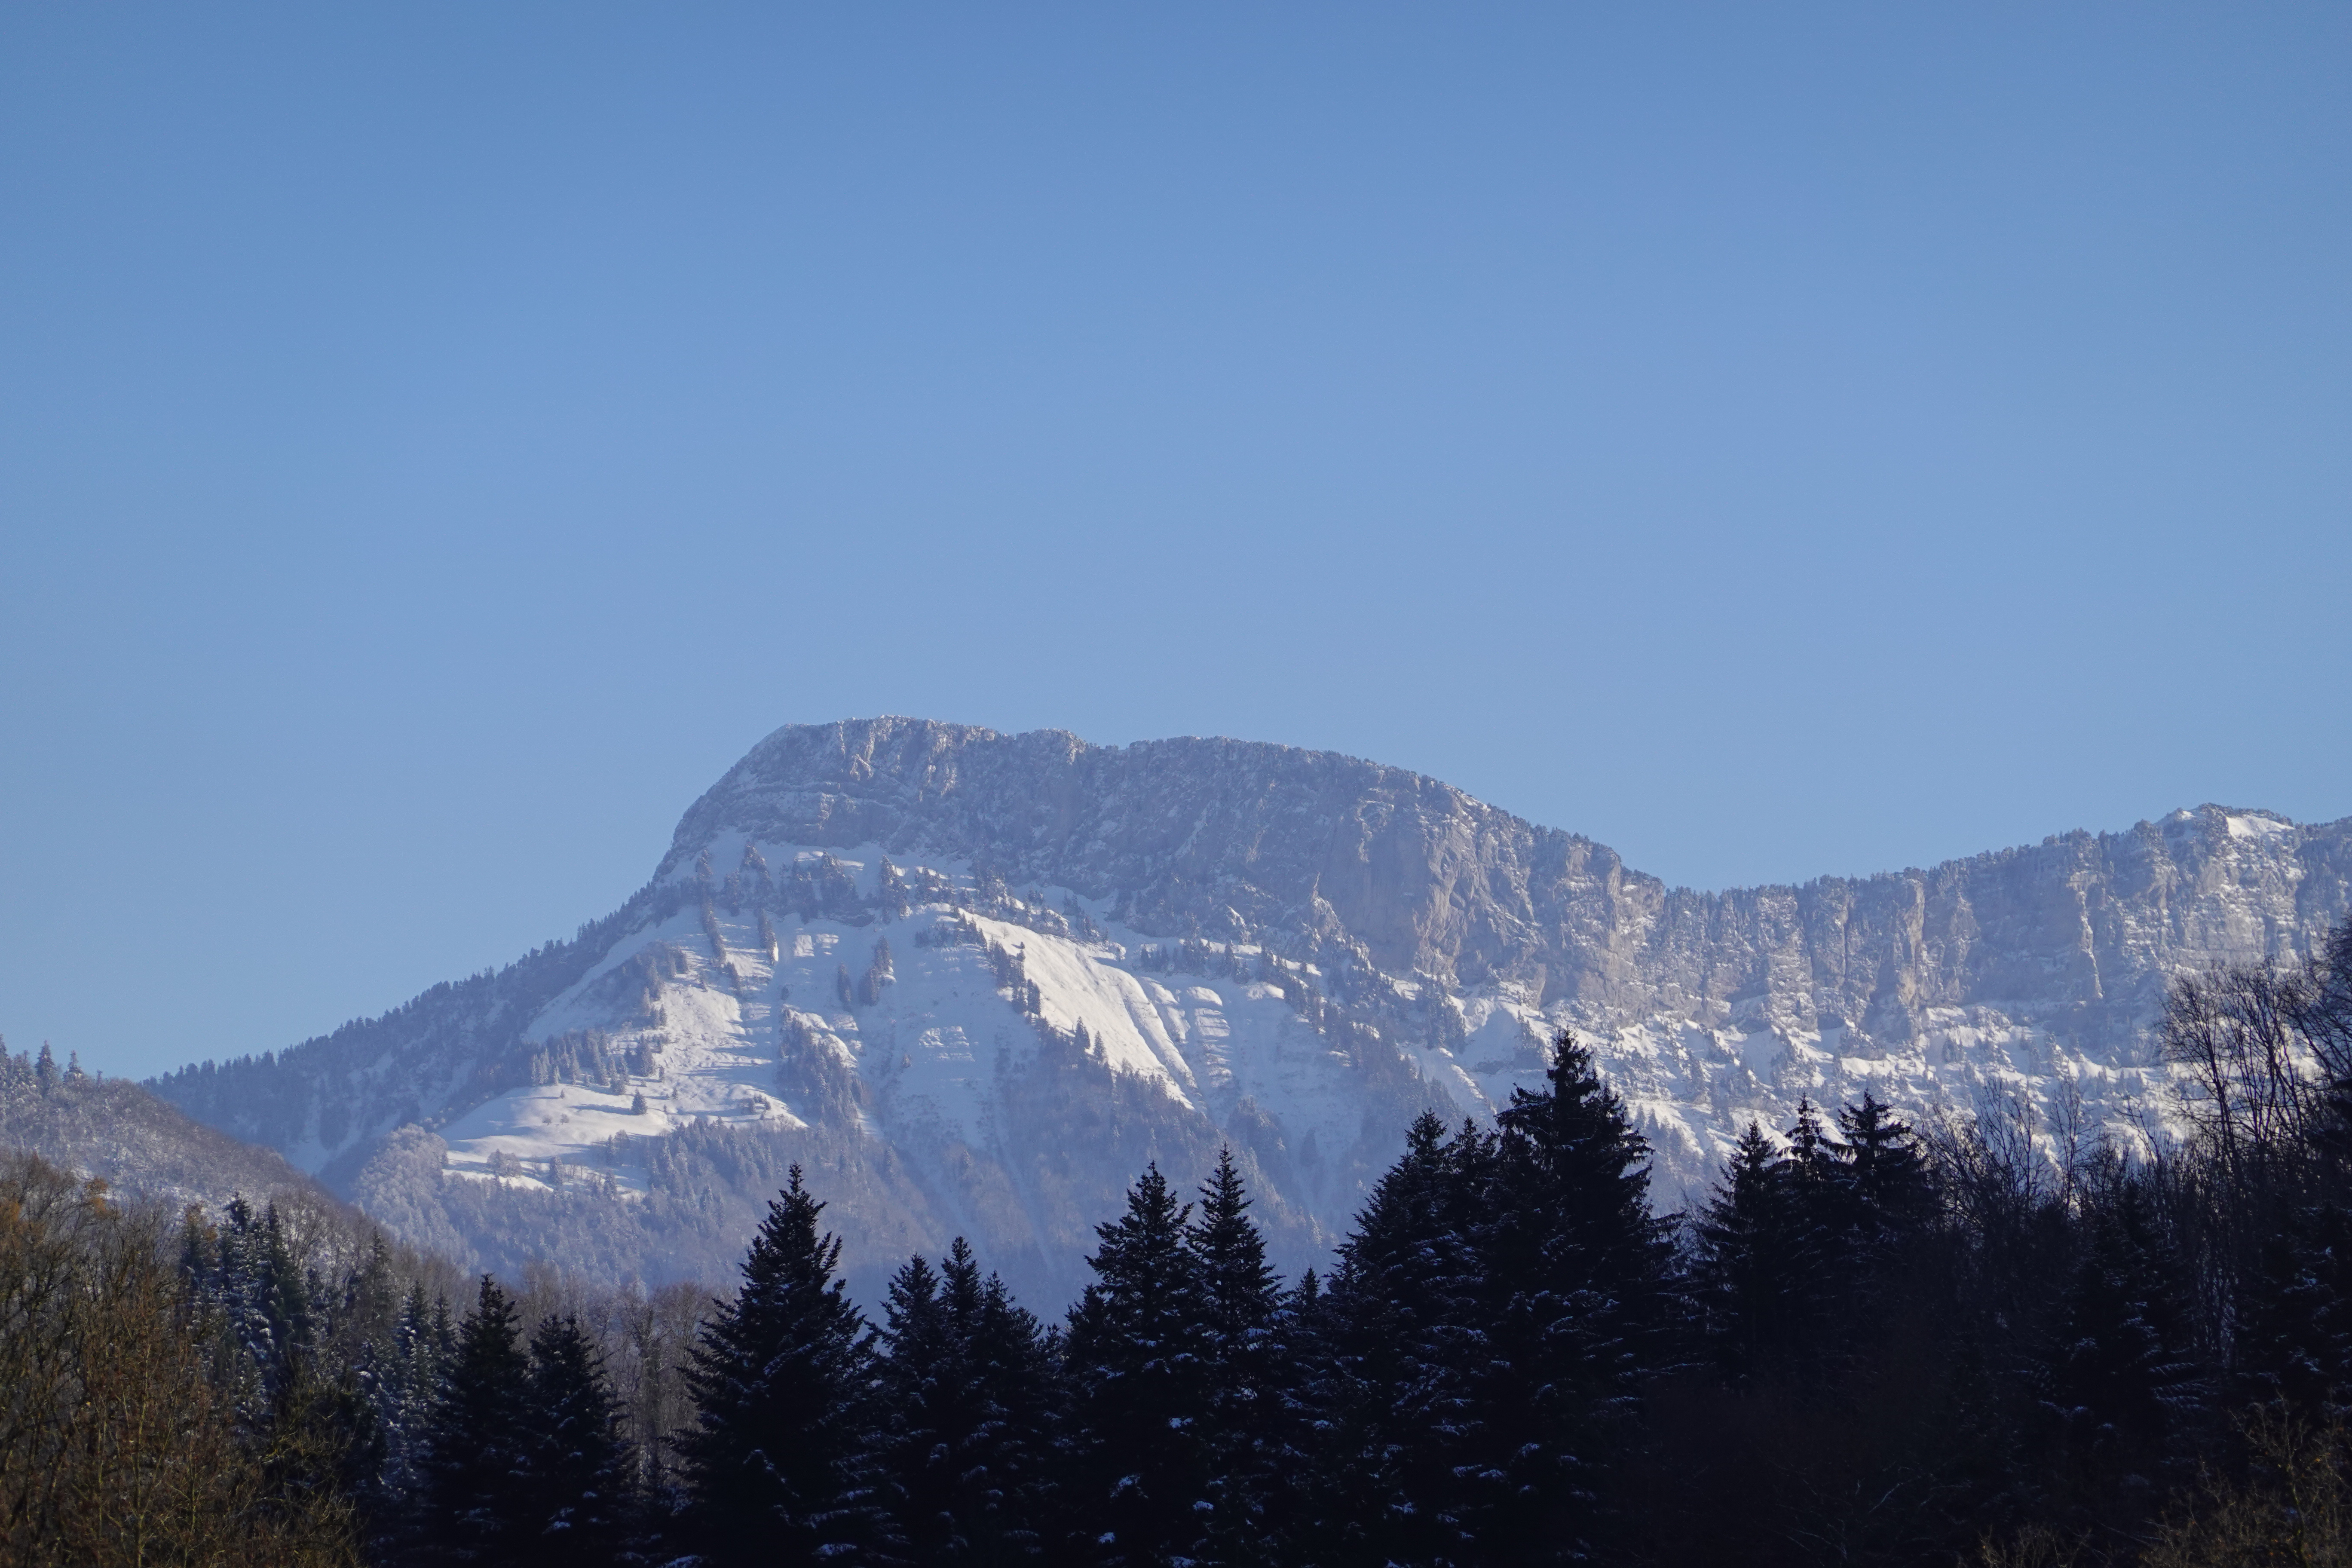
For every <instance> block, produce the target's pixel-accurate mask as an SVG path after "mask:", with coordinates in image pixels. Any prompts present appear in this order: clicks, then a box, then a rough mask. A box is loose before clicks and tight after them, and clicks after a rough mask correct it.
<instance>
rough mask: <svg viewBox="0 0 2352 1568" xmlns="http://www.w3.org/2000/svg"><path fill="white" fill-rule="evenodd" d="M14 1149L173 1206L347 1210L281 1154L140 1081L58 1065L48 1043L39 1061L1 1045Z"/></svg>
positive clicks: (1, 1113) (3, 1131)
mask: <svg viewBox="0 0 2352 1568" xmlns="http://www.w3.org/2000/svg"><path fill="white" fill-rule="evenodd" d="M15 1153H28V1154H37V1155H39V1156H40V1157H41V1158H42V1159H44V1160H47V1162H49V1163H51V1164H53V1165H56V1166H58V1167H59V1168H61V1169H64V1170H67V1171H70V1172H72V1173H74V1174H76V1175H78V1176H82V1177H85V1178H95V1179H97V1180H100V1181H102V1182H104V1183H105V1184H107V1186H108V1188H109V1189H110V1191H111V1192H113V1193H114V1194H116V1196H118V1197H120V1198H125V1199H129V1200H132V1201H140V1200H143V1201H146V1202H151V1203H157V1204H161V1205H164V1206H165V1207H166V1208H167V1209H172V1210H176V1209H178V1208H180V1207H182V1206H183V1205H187V1204H202V1205H205V1207H207V1208H210V1209H215V1210H217V1209H220V1208H222V1207H224V1206H225V1205H226V1204H227V1203H228V1201H229V1200H230V1199H231V1198H233V1197H236V1196H238V1195H240V1194H241V1195H243V1196H244V1197H245V1198H247V1200H248V1201H250V1202H251V1203H253V1204H254V1205H256V1206H259V1205H262V1204H265V1203H268V1202H272V1201H280V1202H284V1203H286V1204H288V1205H289V1206H291V1205H299V1206H300V1207H301V1208H302V1209H303V1210H304V1211H305V1212H306V1213H307V1212H312V1211H316V1210H318V1209H320V1208H322V1207H323V1208H329V1209H340V1208H341V1205H338V1204H335V1203H334V1202H333V1200H332V1199H331V1198H330V1197H329V1196H328V1194H326V1193H325V1192H324V1191H322V1190H321V1189H320V1187H319V1185H318V1184H317V1183H315V1182H314V1181H312V1180H311V1179H310V1177H309V1176H307V1175H305V1174H303V1173H301V1172H299V1171H298V1170H296V1169H294V1167H293V1166H291V1165H289V1164H288V1163H286V1161H285V1160H284V1159H283V1158H282V1157H281V1156H279V1155H278V1154H277V1153H276V1152H273V1151H271V1150H268V1149H258V1148H256V1147H254V1146H253V1145H252V1144H250V1143H245V1142H239V1141H238V1140H236V1139H235V1138H232V1137H229V1136H228V1135H227V1134H226V1133H224V1132H222V1131H220V1130H219V1129H217V1128H213V1127H206V1126H205V1125H204V1124H202V1123H201V1122H198V1121H194V1120H192V1119H191V1118H190V1117H188V1116H187V1115H186V1114H185V1113H184V1112H183V1111H182V1110H180V1109H179V1108H178V1107H176V1106H173V1105H168V1104H165V1103H164V1102H163V1100H158V1099H157V1098H156V1097H155V1096H154V1095H153V1094H152V1092H150V1091H149V1090H147V1089H142V1087H140V1086H139V1085H138V1084H135V1083H131V1082H130V1081H128V1080H127V1079H95V1078H92V1077H90V1076H89V1075H88V1074H86V1073H84V1072H83V1071H82V1070H81V1066H80V1064H79V1062H73V1063H72V1064H71V1065H69V1066H68V1067H65V1068H59V1067H58V1065H57V1063H56V1062H55V1061H53V1060H51V1059H50V1058H49V1049H48V1047H47V1046H46V1045H44V1046H43V1047H41V1054H40V1056H39V1057H37V1058H36V1057H34V1056H32V1055H30V1054H29V1053H26V1054H19V1055H11V1054H10V1052H9V1050H8V1047H7V1045H6V1043H5V1041H0V1154H15Z"/></svg>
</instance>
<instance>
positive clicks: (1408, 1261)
mask: <svg viewBox="0 0 2352 1568" xmlns="http://www.w3.org/2000/svg"><path fill="white" fill-rule="evenodd" d="M1494 1158H1495V1144H1494V1139H1493V1137H1492V1136H1491V1135H1490V1134H1487V1133H1485V1132H1483V1131H1480V1130H1479V1129H1478V1128H1477V1127H1476V1126H1475V1124H1465V1126H1464V1127H1463V1129H1462V1130H1461V1131H1460V1132H1459V1133H1458V1134H1456V1135H1455V1136H1454V1137H1452V1138H1448V1137H1447V1135H1446V1131H1445V1126H1444V1123H1443V1122H1442V1121H1439V1120H1438V1119H1437V1117H1436V1116H1435V1115H1434V1114H1433V1113H1432V1112H1429V1111H1423V1113H1422V1115H1421V1116H1420V1117H1419V1118H1418V1119H1417V1120H1416V1121H1414V1122H1413V1124H1412V1127H1411V1129H1409V1130H1408V1131H1407V1132H1406V1134H1405V1150H1404V1152H1403V1153H1402V1155H1400V1156H1399V1157H1398V1159H1397V1162H1396V1163H1395V1164H1393V1165H1391V1166H1390V1167H1389V1169H1388V1172H1387V1173H1386V1174H1384V1175H1383V1176H1382V1177H1381V1181H1380V1184H1379V1185H1378V1186H1376V1187H1375V1188H1374V1189H1373V1191H1372V1196H1371V1201H1370V1203H1368V1204H1367V1205H1365V1207H1364V1210H1363V1212H1362V1214H1360V1215H1359V1216H1358V1217H1357V1221H1356V1227H1355V1230H1354V1232H1353V1233H1352V1234H1351V1235H1350V1236H1349V1238H1348V1239H1347V1241H1346V1242H1345V1243H1343V1244H1342V1245H1341V1246H1340V1247H1339V1268H1338V1270H1337V1271H1336V1272H1335V1273H1334V1274H1333V1276H1332V1279H1331V1284H1330V1289H1329V1291H1328V1295H1327V1296H1326V1297H1325V1298H1324V1299H1323V1300H1321V1301H1320V1302H1319V1303H1318V1304H1317V1305H1316V1307H1315V1309H1314V1317H1313V1319H1312V1320H1311V1321H1312V1322H1313V1324H1314V1325H1315V1326H1314V1332H1315V1334H1316V1336H1317V1340H1318V1355H1317V1358H1316V1360H1315V1362H1314V1363H1313V1373H1312V1378H1313V1381H1312V1384H1311V1386H1310V1387H1309V1389H1308V1390H1307V1393H1306V1394H1305V1395H1304V1400H1305V1402H1306V1404H1307V1410H1306V1412H1305V1413H1304V1414H1305V1415H1306V1417H1307V1420H1308V1421H1309V1422H1310V1423H1311V1424H1312V1426H1313V1428H1314V1429H1315V1431H1316V1432H1317V1434H1318V1439H1319V1440H1318V1443H1317V1445H1316V1450H1315V1454H1314V1458H1313V1465H1312V1468H1311V1470H1310V1472H1309V1474H1308V1477H1307V1482H1306V1489H1307V1493H1308V1497H1307V1503H1306V1513H1307V1521H1306V1522H1305V1524H1304V1525H1303V1526H1302V1527H1301V1533H1302V1534H1303V1535H1304V1536H1305V1537H1307V1539H1308V1540H1309V1541H1311V1542H1312V1550H1313V1552H1314V1554H1315V1556H1316V1559H1317V1560H1318V1562H1323V1563H1334V1564H1347V1565H1350V1568H1353V1565H1357V1564H1364V1565H1372V1568H1377V1565H1379V1564H1383V1563H1390V1562H1395V1563H1443V1562H1453V1561H1459V1560H1462V1559H1463V1557H1464V1555H1465V1553H1466V1552H1469V1551H1470V1549H1471V1548H1472V1546H1473V1544H1474V1542H1473V1537H1472V1521H1471V1519H1470V1517H1469V1514H1468V1512H1467V1498H1466V1495H1465V1462H1466V1461H1467V1460H1469V1459H1470V1458H1471V1457H1472V1456H1473V1455H1474V1453H1475V1447H1476V1444H1477V1441H1478V1436H1479V1433H1478V1426H1479V1412H1478V1410H1477V1407H1476V1405H1475V1400H1474V1398H1473V1391H1472V1386H1471V1379H1470V1373H1471V1369H1472V1368H1473V1367H1474V1366H1475V1365H1476V1364H1477V1363H1479V1361H1480V1359H1481V1352H1482V1346H1483V1342H1484V1340H1485V1337H1486V1336H1485V1313H1484V1308H1483V1305H1482V1303H1481V1300H1480V1296H1481V1292H1482V1290H1483V1287H1484V1278H1485V1273H1484V1270H1485V1265H1484V1262H1483V1260H1482V1258H1480V1256H1479V1254H1478V1251H1477V1248H1476V1246H1475V1238H1474V1231H1475V1227H1476V1226H1478V1224H1479V1223H1481V1220H1482V1217H1483V1210H1484V1205H1485V1203H1486V1197H1487V1195H1488V1186H1489V1179H1490V1177H1491V1175H1492V1171H1493V1164H1494ZM1294 1543H1297V1537H1294Z"/></svg>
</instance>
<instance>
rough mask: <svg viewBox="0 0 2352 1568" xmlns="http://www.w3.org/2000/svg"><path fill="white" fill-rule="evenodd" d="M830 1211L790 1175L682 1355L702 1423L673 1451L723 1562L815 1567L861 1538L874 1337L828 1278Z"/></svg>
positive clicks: (831, 1267) (833, 1244)
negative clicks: (730, 1293)
mask: <svg viewBox="0 0 2352 1568" xmlns="http://www.w3.org/2000/svg"><path fill="white" fill-rule="evenodd" d="M823 1211H824V1205H823V1204H821V1203H818V1202H817V1201H816V1199H815V1198H814V1197H812V1196H811V1195H810V1194H809V1193H808V1191H807V1189H806V1188H805V1187H803V1185H802V1183H801V1172H800V1167H799V1166H797V1165H795V1166H793V1169H792V1173H791V1175H790V1178H789V1181H788V1183H787V1184H786V1186H785V1188H784V1191H783V1194H782V1202H774V1201H771V1202H770V1204H769V1205H768V1217H767V1219H766V1220H765V1221H763V1222H762V1223H761V1226H760V1231H759V1234H758V1235H757V1236H756V1237H753V1238H752V1241H751V1252H750V1255H749V1256H748V1257H746V1258H745V1259H744V1261H743V1284H742V1286H741V1288H740V1289H738V1290H737V1292H736V1294H735V1297H734V1299H733V1300H723V1301H720V1302H719V1303H717V1304H716V1306H717V1310H715V1312H714V1313H713V1315H712V1317H711V1320H710V1321H709V1324H708V1325H707V1326H706V1327H705V1328H704V1330H703V1331H702V1334H701V1336H700V1338H699V1340H698V1342H697V1343H696V1345H695V1347H694V1349H693V1351H692V1352H691V1355H690V1361H691V1364H690V1365H689V1367H688V1369H687V1373H686V1381H687V1384H688V1387H689V1388H690V1389H691V1390H692V1392H693V1394H694V1398H695V1403H696V1405H697V1407H698V1408H697V1424H696V1426H693V1427H691V1428H689V1429H688V1431H687V1432H686V1433H685V1434H684V1435H683V1436H682V1438H681V1441H680V1445H679V1446H680V1447H681V1448H682V1450H683V1452H684V1455H685V1458H686V1461H687V1465H688V1486H689V1490H690V1493H691V1496H692V1498H693V1500H694V1503H695V1504H696V1507H697V1510H698V1515H699V1518H700V1522H701V1525H702V1527H703V1529H704V1530H705V1531H706V1533H707V1534H708V1537H709V1544H710V1548H711V1552H712V1553H713V1555H714V1556H715V1558H716V1559H717V1560H718V1561H719V1562H721V1563H755V1562H756V1563H761V1564H769V1563H784V1564H793V1563H814V1562H817V1561H819V1560H821V1559H824V1558H828V1557H832V1556H835V1555H838V1554H839V1553H840V1552H844V1551H847V1550H850V1549H853V1548H854V1546H855V1545H856V1542H858V1541H859V1540H860V1539H861V1538H862V1537H863V1536H864V1534H865V1533H866V1522H867V1517H868V1512H869V1510H868V1508H867V1506H866V1499H865V1495H864V1490H863V1487H862V1471H861V1458H860V1456H861V1451H862V1449H863V1447H864V1446H865V1445H864V1441H863V1435H862V1433H861V1432H860V1430H859V1427H858V1418H859V1416H860V1415H862V1414H863V1412H864V1409H865V1407H866V1382H867V1378H868V1375H869V1366H870V1363H871V1361H872V1359H873V1338H872V1335H871V1333H870V1332H869V1331H867V1329H866V1323H865V1320H864V1318H863V1317H862V1316H861V1315H860V1314H859V1312H858V1310H857V1308H856V1305H854V1304H853V1303H852V1302H851V1301H850V1300H849V1297H848V1294H847V1287H846V1285H845V1283H844V1281H842V1280H841V1279H839V1278H838V1277H837V1275H836V1272H835V1271H836V1269H837V1268H838V1267H839V1264H840V1260H841V1242H840V1241H839V1239H838V1238H836V1237H834V1236H832V1235H831V1234H829V1233H828V1234H824V1235H822V1236H821V1235H820V1234H819V1233H818V1231H817V1215H819V1214H820V1213H822V1212H823Z"/></svg>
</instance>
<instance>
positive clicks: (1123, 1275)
mask: <svg viewBox="0 0 2352 1568" xmlns="http://www.w3.org/2000/svg"><path fill="white" fill-rule="evenodd" d="M1191 1213H1192V1206H1191V1205H1188V1204H1185V1205H1180V1204H1179V1203H1178V1202H1177V1201H1176V1196H1175V1194H1173V1193H1172V1192H1171V1191H1170V1190H1169V1186H1168V1180H1167V1178H1166V1177H1164V1176H1162V1175H1161V1174H1160V1168H1159V1166H1158V1165H1156V1164H1155V1165H1153V1166H1151V1167H1150V1169H1149V1170H1147V1171H1146V1172H1145V1173H1143V1175H1142V1177H1141V1178H1140V1179H1139V1180H1138V1181H1137V1182H1136V1184H1135V1185H1134V1186H1133V1187H1132V1188H1130V1189H1129V1192H1128V1199H1127V1213H1126V1214H1125V1215H1123V1216H1121V1217H1120V1218H1118V1219H1117V1220H1113V1221H1110V1222H1108V1223H1107V1224H1104V1225H1101V1226H1097V1227H1096V1228H1095V1234H1096V1235H1097V1237H1100V1238H1101V1242H1102V1246H1101V1248H1100V1249H1099V1250H1098V1251H1097V1253H1096V1254H1095V1255H1094V1256H1093V1257H1092V1258H1088V1259H1087V1263H1088V1264H1089V1265H1090V1266H1091V1267H1092V1268H1093V1269H1094V1271H1095V1279H1094V1281H1093V1283H1091V1284H1089V1285H1088V1286H1087V1289H1086V1293H1085V1295H1084V1296H1083V1297H1082V1298H1081V1299H1080V1300H1079V1301H1078V1304H1077V1305H1076V1307H1074V1308H1072V1309H1071V1310H1070V1329H1069V1339H1068V1348H1067V1352H1066V1361H1067V1365H1068V1375H1069V1378H1070V1383H1071V1397H1072V1408H1071V1417H1070V1421H1071V1431H1070V1437H1069V1453H1070V1470H1071V1483H1070V1496H1069V1502H1070V1506H1071V1509H1072V1521H1073V1523H1074V1525H1075V1527H1076V1531H1077V1533H1078V1535H1079V1537H1080V1555H1081V1557H1082V1558H1083V1560H1086V1561H1091V1562H1096V1563H1105V1564H1137V1565H1140V1564H1147V1563H1174V1562H1178V1561H1181V1560H1189V1559H1193V1558H1197V1557H1199V1556H1201V1555H1202V1540H1203V1538H1204V1536H1205V1534H1206V1531H1207V1526H1208V1520H1207V1514H1208V1512H1209V1510H1210V1509H1211V1508H1212V1507H1213V1503H1212V1502H1211V1500H1210V1499H1209V1496H1208V1479H1209V1477H1208V1454H1207V1448H1206V1443H1205V1436H1206V1434H1205V1432H1204V1430H1203V1426H1202V1418H1203V1416H1204V1415H1206V1413H1207V1405H1208V1391H1207V1388H1206V1379H1205V1367H1204V1365H1203V1352H1204V1350H1205V1349H1206V1345H1205V1339H1206V1336H1205V1334H1204V1332H1203V1331H1202V1300H1201V1279H1200V1265H1199V1260H1198V1258H1196V1257H1195V1255H1194V1253H1193V1251H1192V1247H1191V1246H1190V1245H1188V1241H1187V1237H1186V1235H1185V1222H1186V1220H1187V1219H1188V1218H1189V1216H1190V1215H1191Z"/></svg>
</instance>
